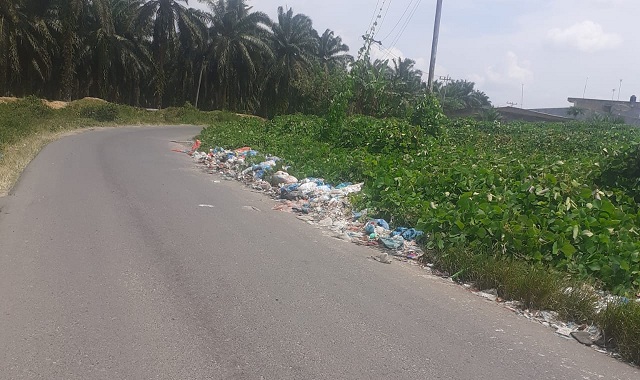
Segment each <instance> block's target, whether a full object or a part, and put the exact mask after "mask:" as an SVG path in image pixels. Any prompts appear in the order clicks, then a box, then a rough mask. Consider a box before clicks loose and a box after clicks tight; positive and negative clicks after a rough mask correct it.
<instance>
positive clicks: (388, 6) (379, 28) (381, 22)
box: [374, 0, 393, 37]
mask: <svg viewBox="0 0 640 380" xmlns="http://www.w3.org/2000/svg"><path fill="white" fill-rule="evenodd" d="M386 1H387V0H384V1H383V2H382V7H381V8H380V10H382V8H384V3H385V2H386ZM392 2H393V0H389V4H388V5H387V10H386V11H385V12H384V16H383V17H382V21H380V24H379V25H378V31H377V32H376V34H375V35H374V37H375V36H377V35H378V33H380V30H381V29H382V25H383V24H384V22H385V20H386V19H387V14H389V8H391V3H392Z"/></svg>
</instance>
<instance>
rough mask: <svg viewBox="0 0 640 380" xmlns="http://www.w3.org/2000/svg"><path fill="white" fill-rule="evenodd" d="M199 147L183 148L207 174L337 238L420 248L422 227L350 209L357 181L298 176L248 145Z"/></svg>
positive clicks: (415, 252)
mask: <svg viewBox="0 0 640 380" xmlns="http://www.w3.org/2000/svg"><path fill="white" fill-rule="evenodd" d="M198 148H200V144H198V141H196V144H194V145H193V146H192V150H190V151H184V152H185V153H188V154H190V155H191V156H192V157H193V159H194V160H195V161H197V162H200V163H202V164H204V165H205V166H206V167H207V170H208V171H209V173H210V174H213V173H218V174H221V175H222V176H224V177H225V178H227V179H234V180H238V181H241V182H243V183H245V184H246V185H247V186H250V187H251V188H253V189H256V190H259V191H262V192H265V193H267V194H269V195H271V196H272V197H273V198H275V199H277V204H276V205H275V206H274V208H273V209H274V210H279V211H284V212H291V213H295V214H297V215H298V218H299V219H302V220H304V221H306V222H308V223H309V224H314V225H318V226H321V227H325V228H327V229H329V230H330V231H331V232H332V236H334V237H336V238H338V239H342V240H346V241H350V242H353V243H356V244H360V245H366V246H371V247H379V248H381V249H387V250H391V255H392V256H394V257H396V258H399V259H406V260H417V259H418V258H419V257H421V256H422V255H423V254H424V252H423V251H422V249H421V248H420V246H419V245H418V244H417V243H416V240H417V239H418V238H420V237H421V236H423V235H424V233H423V232H422V231H417V230H416V229H414V228H407V227H398V228H395V229H392V228H391V227H390V225H389V223H387V221H385V220H383V219H371V218H368V216H367V210H362V211H355V210H353V207H352V205H351V203H350V201H349V195H351V194H354V193H358V192H360V191H362V185H363V184H362V183H356V184H354V183H350V182H345V183H340V184H338V185H335V186H333V185H331V184H329V183H326V182H325V180H324V179H322V178H311V177H310V178H304V179H301V180H299V179H298V178H296V177H294V176H292V175H291V174H289V173H288V172H287V169H288V167H287V166H285V165H284V162H283V160H282V159H280V158H279V157H276V156H269V155H267V156H265V157H264V160H257V159H256V158H257V157H258V156H259V153H258V152H257V151H255V150H253V149H251V148H250V147H243V148H240V149H235V150H227V149H223V148H220V147H216V148H213V149H210V150H209V152H208V153H205V152H201V151H198ZM257 161H261V162H257Z"/></svg>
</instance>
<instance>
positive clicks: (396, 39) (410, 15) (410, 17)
mask: <svg viewBox="0 0 640 380" xmlns="http://www.w3.org/2000/svg"><path fill="white" fill-rule="evenodd" d="M421 2H422V0H418V2H417V3H416V5H415V6H414V7H413V10H412V11H411V13H410V14H409V17H408V18H407V20H406V21H405V22H404V24H403V25H402V28H401V29H400V32H398V35H396V38H395V39H394V40H393V42H392V43H391V48H394V47H395V46H396V44H397V43H398V41H400V38H401V37H402V34H404V31H405V30H406V29H407V26H409V23H410V22H411V20H412V19H413V16H414V15H415V14H416V11H417V10H418V7H419V6H420V3H421Z"/></svg>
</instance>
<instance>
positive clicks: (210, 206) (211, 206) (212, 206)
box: [198, 205, 216, 208]
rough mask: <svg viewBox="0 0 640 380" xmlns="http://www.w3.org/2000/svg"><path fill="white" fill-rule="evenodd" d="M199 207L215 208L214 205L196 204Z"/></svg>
mask: <svg viewBox="0 0 640 380" xmlns="http://www.w3.org/2000/svg"><path fill="white" fill-rule="evenodd" d="M198 206H199V207H208V208H215V207H216V206H214V205H198Z"/></svg>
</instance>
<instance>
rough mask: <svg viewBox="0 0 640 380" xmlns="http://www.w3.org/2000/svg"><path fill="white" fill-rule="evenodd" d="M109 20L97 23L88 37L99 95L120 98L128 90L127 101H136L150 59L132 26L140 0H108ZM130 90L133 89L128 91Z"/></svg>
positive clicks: (147, 51) (145, 46) (148, 71)
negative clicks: (91, 48)
mask: <svg viewBox="0 0 640 380" xmlns="http://www.w3.org/2000/svg"><path fill="white" fill-rule="evenodd" d="M107 2H108V12H109V14H110V18H109V20H108V23H103V24H100V25H96V28H95V30H92V31H91V34H90V35H89V36H88V41H89V45H91V46H93V52H92V53H93V54H92V55H91V64H92V66H93V67H94V71H95V73H94V79H95V81H96V86H97V91H98V92H99V94H100V96H101V97H103V98H107V99H109V100H113V101H120V100H121V98H122V96H123V94H124V93H129V94H130V95H129V102H131V103H133V104H136V105H137V104H139V101H140V99H139V97H140V89H139V84H140V82H141V80H142V78H143V76H144V75H146V74H149V73H150V68H151V66H152V59H151V55H150V53H149V50H148V49H147V44H146V43H145V41H144V40H143V39H142V38H140V37H138V36H136V35H135V33H134V30H133V28H132V25H133V21H134V16H135V14H136V12H137V11H138V10H139V9H140V7H141V6H142V1H141V0H107ZM131 90H133V91H131Z"/></svg>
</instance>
